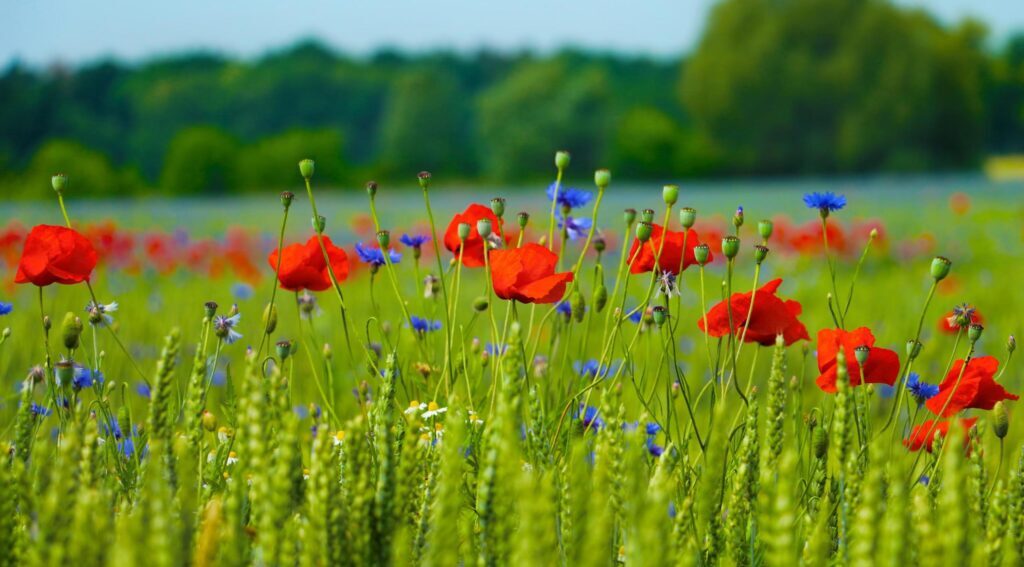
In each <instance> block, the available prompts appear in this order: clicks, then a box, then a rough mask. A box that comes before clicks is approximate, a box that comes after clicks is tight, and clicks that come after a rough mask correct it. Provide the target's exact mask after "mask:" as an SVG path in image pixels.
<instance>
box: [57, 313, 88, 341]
mask: <svg viewBox="0 0 1024 567" xmlns="http://www.w3.org/2000/svg"><path fill="white" fill-rule="evenodd" d="M82 328H83V325H82V320H81V319H79V318H78V317H76V316H75V314H74V313H72V312H70V311H68V313H67V314H66V315H64V322H63V323H61V326H60V332H61V336H62V337H63V339H64V348H66V349H68V350H74V349H76V348H78V339H79V337H81V336H82Z"/></svg>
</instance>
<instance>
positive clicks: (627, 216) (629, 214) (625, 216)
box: [622, 209, 636, 226]
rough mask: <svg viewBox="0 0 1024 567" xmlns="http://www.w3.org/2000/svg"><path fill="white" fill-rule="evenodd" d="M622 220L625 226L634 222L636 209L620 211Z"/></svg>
mask: <svg viewBox="0 0 1024 567" xmlns="http://www.w3.org/2000/svg"><path fill="white" fill-rule="evenodd" d="M622 220H624V221H625V222H626V225H627V226H628V225H631V224H633V223H634V222H635V221H636V209H626V210H624V211H622Z"/></svg>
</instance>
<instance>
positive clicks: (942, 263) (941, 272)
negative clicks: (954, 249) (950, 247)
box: [932, 256, 953, 282]
mask: <svg viewBox="0 0 1024 567" xmlns="http://www.w3.org/2000/svg"><path fill="white" fill-rule="evenodd" d="M952 265H953V262H950V261H949V259H948V258H944V257H942V256H936V257H935V259H933V260H932V277H933V278H935V281H937V282H938V281H942V280H943V279H945V277H946V276H948V275H949V269H950V267H951V266H952Z"/></svg>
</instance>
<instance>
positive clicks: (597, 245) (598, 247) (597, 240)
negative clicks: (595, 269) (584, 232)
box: [594, 234, 608, 253]
mask: <svg viewBox="0 0 1024 567" xmlns="http://www.w3.org/2000/svg"><path fill="white" fill-rule="evenodd" d="M607 244H608V243H607V242H605V240H604V237H603V236H601V235H600V234H598V235H595V236H594V250H595V251H597V252H598V253H601V252H604V249H605V248H606V247H607Z"/></svg>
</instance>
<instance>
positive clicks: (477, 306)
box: [473, 296, 487, 313]
mask: <svg viewBox="0 0 1024 567" xmlns="http://www.w3.org/2000/svg"><path fill="white" fill-rule="evenodd" d="M473 310H474V311H476V312H477V313H483V312H484V311H487V298H486V297H482V296H481V297H478V298H476V299H474V300H473Z"/></svg>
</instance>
